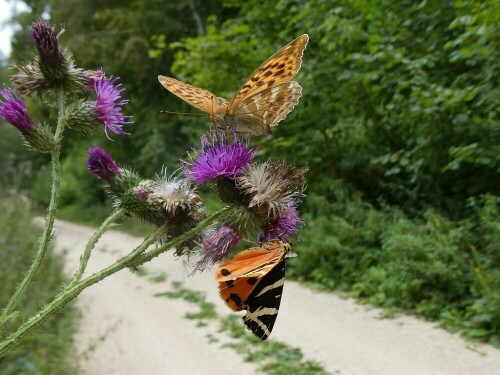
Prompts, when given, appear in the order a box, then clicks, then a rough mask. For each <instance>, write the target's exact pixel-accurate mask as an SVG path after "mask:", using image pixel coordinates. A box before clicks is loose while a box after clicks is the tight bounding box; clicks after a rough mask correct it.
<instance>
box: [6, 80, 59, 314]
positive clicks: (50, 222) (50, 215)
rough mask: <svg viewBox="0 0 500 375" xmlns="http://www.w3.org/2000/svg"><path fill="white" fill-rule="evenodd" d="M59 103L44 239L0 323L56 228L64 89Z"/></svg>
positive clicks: (45, 249)
mask: <svg viewBox="0 0 500 375" xmlns="http://www.w3.org/2000/svg"><path fill="white" fill-rule="evenodd" d="M57 102H58V117H57V128H56V132H55V146H54V148H53V149H52V151H51V161H52V189H51V195H50V204H49V208H48V212H47V216H46V218H45V226H44V229H43V233H42V237H41V239H40V244H39V246H38V250H37V252H36V253H35V257H34V258H33V262H32V263H31V266H30V268H29V269H28V271H27V272H26V274H25V275H24V279H23V280H22V281H21V283H20V284H19V285H18V286H17V288H16V290H15V292H14V294H13V295H12V297H10V300H9V302H8V303H7V306H6V307H5V308H4V309H3V311H2V315H1V317H0V322H4V321H5V320H6V317H7V315H8V314H9V313H10V312H11V311H12V309H14V307H15V306H16V303H17V302H18V301H19V298H20V297H21V295H22V294H23V293H24V290H25V289H26V287H27V286H28V285H29V283H30V282H31V280H32V279H33V276H34V275H35V273H36V271H37V270H38V267H40V264H41V263H42V260H43V258H44V256H45V253H46V252H47V249H48V246H49V242H50V240H51V239H52V229H53V226H54V217H55V212H56V209H57V203H58V200H59V186H60V184H61V162H60V160H59V156H60V153H61V141H62V135H63V131H64V121H63V115H64V90H63V88H62V87H60V88H58V90H57Z"/></svg>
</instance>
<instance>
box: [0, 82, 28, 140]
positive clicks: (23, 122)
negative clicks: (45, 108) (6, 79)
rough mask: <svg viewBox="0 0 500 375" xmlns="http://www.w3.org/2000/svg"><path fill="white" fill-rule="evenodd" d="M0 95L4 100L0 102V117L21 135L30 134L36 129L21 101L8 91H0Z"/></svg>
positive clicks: (12, 92)
mask: <svg viewBox="0 0 500 375" xmlns="http://www.w3.org/2000/svg"><path fill="white" fill-rule="evenodd" d="M0 95H2V96H3V98H4V100H0V116H1V117H2V118H3V119H4V120H5V121H6V122H8V123H9V124H11V125H13V126H15V127H16V128H18V129H19V131H20V132H21V133H22V134H24V135H30V134H32V133H33V132H34V131H35V129H36V123H35V121H33V119H32V118H31V117H30V115H29V114H28V109H27V108H26V105H25V104H24V101H23V99H22V98H19V97H18V96H17V95H16V94H15V93H14V91H12V90H10V89H1V90H0Z"/></svg>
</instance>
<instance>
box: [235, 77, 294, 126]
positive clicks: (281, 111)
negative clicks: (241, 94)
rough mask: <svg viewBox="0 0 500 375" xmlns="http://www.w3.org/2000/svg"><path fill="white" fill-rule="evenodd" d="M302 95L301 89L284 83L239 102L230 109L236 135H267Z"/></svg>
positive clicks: (291, 82)
mask: <svg viewBox="0 0 500 375" xmlns="http://www.w3.org/2000/svg"><path fill="white" fill-rule="evenodd" d="M301 95H302V87H300V85H299V84H298V83H297V82H295V81H290V82H285V83H282V84H280V85H278V86H273V87H269V88H267V89H265V90H264V91H261V92H259V93H257V94H255V95H252V96H250V97H248V98H245V99H243V100H241V101H239V102H238V103H237V104H236V106H235V107H234V108H233V109H232V113H231V115H230V116H234V117H235V118H236V119H237V121H234V129H235V130H236V131H237V132H238V133H252V134H257V135H260V134H269V133H271V132H272V129H273V128H274V127H275V126H277V125H278V123H279V122H280V121H281V120H284V119H285V118H286V116H287V115H288V114H289V113H290V112H291V111H292V110H293V108H294V107H295V106H296V105H297V103H298V102H299V99H300V96H301Z"/></svg>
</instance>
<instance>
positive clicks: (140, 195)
mask: <svg viewBox="0 0 500 375" xmlns="http://www.w3.org/2000/svg"><path fill="white" fill-rule="evenodd" d="M134 194H135V196H136V197H137V199H139V200H140V201H145V200H147V199H148V196H149V193H148V191H147V190H146V189H145V188H143V187H140V186H138V187H136V188H134Z"/></svg>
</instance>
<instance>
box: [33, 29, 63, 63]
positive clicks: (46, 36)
mask: <svg viewBox="0 0 500 375" xmlns="http://www.w3.org/2000/svg"><path fill="white" fill-rule="evenodd" d="M31 38H32V40H33V41H34V42H35V46H36V49H37V50H38V54H39V55H40V57H41V59H42V61H45V62H48V63H49V64H51V65H52V66H60V65H61V64H62V62H63V60H64V58H63V55H62V54H61V52H60V51H59V42H58V40H57V34H56V30H55V28H54V27H52V26H51V25H50V24H49V23H48V22H47V21H43V20H39V21H36V22H34V23H33V25H31Z"/></svg>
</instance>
